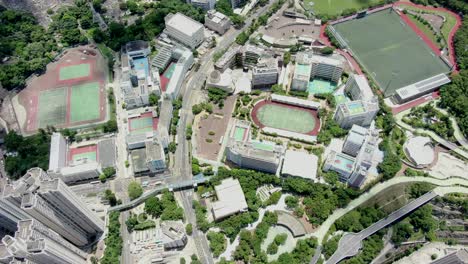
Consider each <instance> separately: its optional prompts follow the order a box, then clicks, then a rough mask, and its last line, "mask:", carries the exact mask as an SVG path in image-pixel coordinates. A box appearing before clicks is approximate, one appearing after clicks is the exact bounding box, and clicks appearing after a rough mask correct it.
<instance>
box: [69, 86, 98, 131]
mask: <svg viewBox="0 0 468 264" xmlns="http://www.w3.org/2000/svg"><path fill="white" fill-rule="evenodd" d="M99 96H100V91H99V83H98V82H92V83H85V84H80V85H76V86H72V89H71V106H70V109H71V113H70V121H71V122H72V123H73V122H80V121H88V120H95V119H99V117H100V109H99V108H100V98H99Z"/></svg>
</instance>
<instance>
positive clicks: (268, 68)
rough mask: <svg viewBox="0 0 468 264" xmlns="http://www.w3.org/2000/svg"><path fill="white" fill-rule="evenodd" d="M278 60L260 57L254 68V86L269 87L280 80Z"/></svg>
mask: <svg viewBox="0 0 468 264" xmlns="http://www.w3.org/2000/svg"><path fill="white" fill-rule="evenodd" d="M278 75H279V71H278V61H277V60H276V59H273V58H268V59H260V60H259V62H258V64H257V65H256V66H255V67H254V68H253V70H252V86H253V87H254V88H257V87H269V86H271V85H273V84H276V83H277V82H278Z"/></svg>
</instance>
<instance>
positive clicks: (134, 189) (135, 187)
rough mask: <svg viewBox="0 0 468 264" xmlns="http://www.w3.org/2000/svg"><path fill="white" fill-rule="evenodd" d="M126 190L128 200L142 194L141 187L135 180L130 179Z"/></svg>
mask: <svg viewBox="0 0 468 264" xmlns="http://www.w3.org/2000/svg"><path fill="white" fill-rule="evenodd" d="M127 191H128V197H129V198H130V200H135V199H136V198H138V197H140V196H141V195H142V194H143V188H141V185H140V184H139V183H138V182H136V181H132V182H130V184H128V190H127Z"/></svg>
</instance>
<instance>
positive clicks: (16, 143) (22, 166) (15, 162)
mask: <svg viewBox="0 0 468 264" xmlns="http://www.w3.org/2000/svg"><path fill="white" fill-rule="evenodd" d="M53 131H54V129H53V128H49V129H48V131H45V130H43V129H39V133H38V134H36V135H33V136H29V137H23V136H21V135H19V134H17V133H16V132H15V131H12V132H10V133H8V134H7V135H6V136H5V148H6V150H7V152H8V153H7V155H6V158H5V171H6V172H7V174H8V176H9V177H10V178H11V179H12V180H16V179H18V178H20V177H21V176H23V175H24V174H25V173H26V171H27V170H29V169H30V168H33V167H39V168H42V169H43V170H47V169H48V167H49V151H50V135H51V133H52V132H53Z"/></svg>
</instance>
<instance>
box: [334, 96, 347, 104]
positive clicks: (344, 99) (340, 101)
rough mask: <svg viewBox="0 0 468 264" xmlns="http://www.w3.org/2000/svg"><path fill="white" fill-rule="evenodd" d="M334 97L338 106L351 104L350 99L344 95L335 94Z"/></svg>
mask: <svg viewBox="0 0 468 264" xmlns="http://www.w3.org/2000/svg"><path fill="white" fill-rule="evenodd" d="M334 97H335V103H336V104H337V105H339V104H343V103H346V102H349V98H348V97H346V95H344V94H335V95H334Z"/></svg>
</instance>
